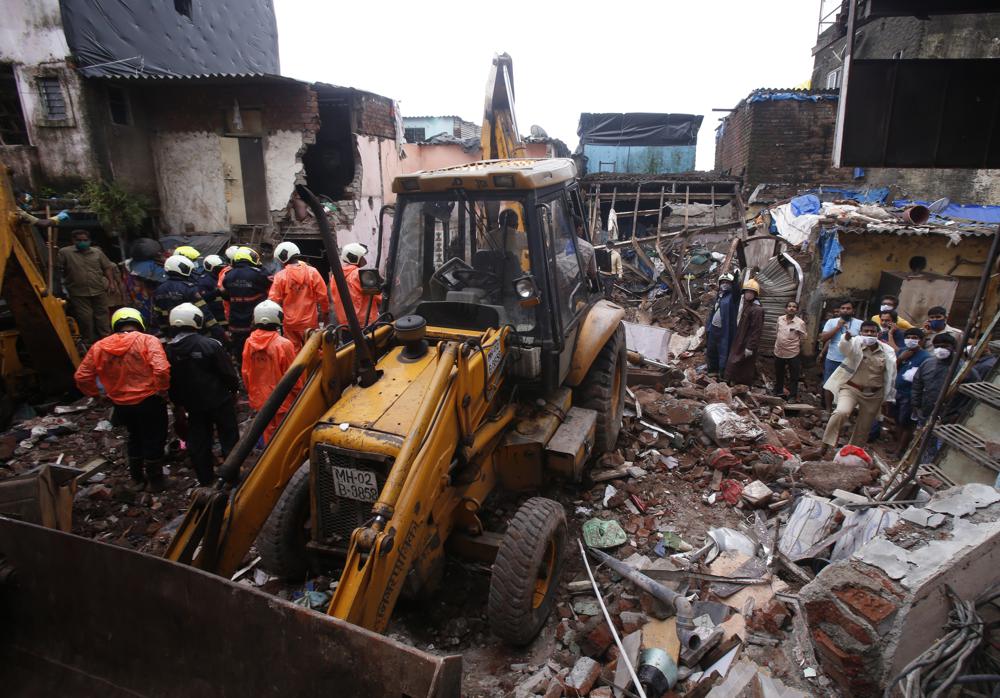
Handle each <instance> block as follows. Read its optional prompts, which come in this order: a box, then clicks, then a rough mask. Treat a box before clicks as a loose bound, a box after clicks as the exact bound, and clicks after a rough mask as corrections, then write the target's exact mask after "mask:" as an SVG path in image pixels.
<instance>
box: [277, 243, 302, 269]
mask: <svg viewBox="0 0 1000 698" xmlns="http://www.w3.org/2000/svg"><path fill="white" fill-rule="evenodd" d="M300 254H302V250H300V249H299V246H298V245H296V244H295V243H294V242H283V243H281V244H280V245H278V246H277V247H275V248H274V256H275V257H277V258H278V261H279V262H281V263H282V264H288V260H290V259H291V258H292V257H298V256H299V255H300Z"/></svg>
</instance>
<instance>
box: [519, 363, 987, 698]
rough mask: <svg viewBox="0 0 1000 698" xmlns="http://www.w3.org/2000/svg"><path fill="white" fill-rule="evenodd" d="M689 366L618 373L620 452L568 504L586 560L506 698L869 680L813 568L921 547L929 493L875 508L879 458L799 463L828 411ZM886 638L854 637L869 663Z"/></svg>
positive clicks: (787, 689)
mask: <svg viewBox="0 0 1000 698" xmlns="http://www.w3.org/2000/svg"><path fill="white" fill-rule="evenodd" d="M700 358H701V357H700V355H699V354H697V353H693V352H688V356H685V357H684V358H683V359H680V360H674V358H673V356H672V355H671V361H670V364H669V366H670V367H669V368H666V367H665V368H661V369H660V376H659V380H657V379H656V378H655V377H654V378H651V377H650V375H649V372H648V371H647V372H644V373H642V375H641V378H640V379H639V380H638V382H637V381H636V380H635V376H632V375H630V381H629V382H630V384H632V386H631V388H630V390H629V397H628V401H627V404H628V409H627V412H626V415H627V416H626V421H625V430H624V431H623V435H622V436H621V437H620V439H619V443H618V445H619V448H618V449H617V450H616V451H615V452H613V453H609V454H606V455H605V456H603V457H602V458H601V459H599V462H598V463H596V464H595V466H594V469H593V470H592V471H591V473H590V480H591V483H592V486H591V487H590V489H588V490H587V491H585V492H583V493H582V496H581V497H580V498H579V499H577V500H574V501H572V502H569V503H567V508H568V511H569V510H570V509H569V507H570V506H571V507H572V512H573V514H574V516H575V522H574V523H575V525H576V526H579V529H580V539H581V541H582V543H583V546H585V547H584V548H583V549H585V550H586V557H587V558H588V563H584V561H583V560H582V559H579V558H582V555H581V553H580V551H578V550H576V549H571V550H570V551H569V555H570V556H571V557H576V558H578V559H577V560H576V561H575V562H576V563H577V564H576V565H575V566H574V565H573V564H572V563H571V564H570V565H569V573H570V577H569V578H568V579H567V581H566V596H565V597H563V598H562V600H561V602H560V603H559V605H558V606H557V613H558V618H557V619H555V622H556V627H555V631H554V636H555V651H554V652H553V654H552V656H551V658H550V659H549V660H548V662H547V663H544V664H543V665H539V666H531V667H529V668H530V669H532V671H526V672H525V677H524V679H523V680H522V682H521V683H519V684H518V685H516V686H515V687H514V693H513V695H515V696H531V695H544V696H585V695H590V696H604V695H608V696H611V695H617V696H621V695H639V693H638V691H637V690H636V686H635V681H634V680H633V678H632V674H631V672H633V671H634V672H635V675H636V677H637V678H638V679H639V683H640V685H641V686H642V688H643V691H644V694H645V695H647V696H653V695H655V696H662V695H689V696H706V695H707V696H739V695H769V696H770V695H774V696H789V697H792V696H807V695H808V696H820V695H840V694H842V693H843V694H851V691H852V690H855V691H856V690H857V686H858V685H859V682H860V681H862V680H869V679H870V677H868V676H867V675H866V674H865V672H864V671H862V670H859V669H857V668H856V667H858V666H861V663H858V664H857V665H855V664H852V661H851V660H849V659H848V660H845V659H844V652H845V651H846V650H845V649H844V647H842V646H841V645H840V644H837V642H836V641H835V640H830V638H831V637H832V638H836V639H837V640H840V639H841V638H842V636H843V635H844V631H843V629H842V628H841V627H839V626H838V627H837V628H835V629H831V628H830V627H829V626H830V625H831V623H833V624H835V623H836V619H837V618H840V617H841V616H840V615H838V614H833V616H830V615H829V614H827V615H824V609H825V610H828V609H829V607H832V605H833V604H840V603H843V602H841V601H839V600H838V598H839V596H841V595H842V594H840V589H839V588H837V586H836V584H834V585H832V587H830V588H823V587H822V585H823V584H824V582H823V579H824V577H823V575H824V572H823V570H825V569H828V570H836V569H838V568H840V567H841V566H846V565H858V564H862V563H859V562H858V560H859V559H864V557H865V556H870V555H871V554H872V552H871V551H873V550H879V549H880V548H879V546H881V545H882V544H883V543H884V542H887V541H890V540H898V539H903V540H909V541H910V544H911V545H916V544H918V543H917V541H923V540H924V539H926V538H927V537H928V532H932V531H933V529H930V528H928V529H926V531H924V532H923V533H914V528H915V527H919V526H918V524H915V523H914V522H924V521H929V522H930V523H936V524H938V525H940V523H941V522H940V521H939V516H940V515H939V514H936V513H935V512H936V511H937V510H938V508H937V507H936V505H935V504H934V502H936V501H937V497H940V496H943V495H941V494H938V495H934V497H935V498H934V499H933V500H932V499H931V496H932V493H931V492H930V491H927V490H926V489H925V490H922V491H921V492H920V494H919V495H918V497H919V501H916V502H914V503H913V504H909V505H906V506H908V507H909V508H906V507H905V506H904V505H897V504H892V505H885V504H882V503H880V502H878V501H877V497H878V496H879V494H881V492H882V489H883V486H884V484H885V483H886V482H887V481H888V478H889V476H890V471H889V468H888V467H887V466H886V465H885V463H884V462H883V461H882V460H881V459H880V458H879V457H878V456H877V455H874V454H871V453H868V452H866V451H864V450H862V449H859V448H855V447H845V448H843V449H841V450H840V452H838V454H837V456H836V458H835V459H834V460H833V461H819V460H815V459H814V458H815V456H816V455H818V453H819V452H820V447H821V446H822V444H821V443H820V437H821V436H822V431H823V425H824V424H825V422H826V419H827V418H828V415H827V414H826V413H824V412H823V411H822V410H821V408H820V403H819V399H818V396H816V395H812V394H808V393H807V394H804V395H802V402H801V403H798V404H786V403H785V401H784V400H781V399H779V398H775V397H773V396H770V395H767V394H765V393H764V392H762V391H760V390H758V389H756V388H754V389H750V388H748V387H747V386H739V385H738V386H733V387H731V386H729V385H726V384H724V383H719V382H715V381H712V380H711V379H709V378H707V377H706V376H705V375H704V374H700V373H698V372H697V371H696V370H695V367H694V365H695V364H696V363H697V362H698V360H699V359H700ZM638 383H642V384H638ZM970 487H974V486H970ZM985 489H986V490H990V491H992V492H994V493H995V490H993V489H992V488H989V487H987V488H985ZM998 498H1000V495H998ZM984 501H986V500H984ZM925 507H926V508H925ZM588 566H589V567H590V568H592V569H593V574H594V578H595V581H596V585H597V589H598V593H595V588H594V585H593V584H591V582H590V580H589V579H588V575H587V568H588ZM834 574H836V572H834ZM804 588H805V589H807V590H808V594H806V595H803V589H804ZM911 596H912V595H911ZM807 600H808V601H807ZM863 605H864V604H863V603H862V606H863ZM893 608H894V609H895V608H896V607H895V606H894V607H893ZM609 618H610V622H611V625H609V622H608V619H609ZM944 621H945V618H944V616H943V615H942V617H941V618H940V619H937V621H936V622H937V624H938V625H943V623H944ZM871 623H872V626H871V627H880V626H879V625H878V619H877V618H876V619H875V620H873V621H871ZM844 625H847V626H848V627H849V629H850V624H849V623H845V624H844ZM612 626H613V627H612ZM817 627H827V629H828V632H829V633H830V634H829V635H826V634H824V633H825V632H827V631H818V630H817V629H816V628H817ZM616 638H617V639H616ZM884 639H885V633H882V634H879V633H877V632H871V635H870V636H868V635H866V636H865V640H866V641H867V644H866V645H865V646H864V647H865V648H866V649H865V650H864V651H867V652H868V653H869V654H866V655H864V656H865V657H866V658H867V659H865V661H867V662H868V663H869V664H870V663H871V662H872V661H873V660H872V659H871V658H870V657H872V656H875V655H878V654H880V650H879V649H878V644H879V642H881V641H883V640H884ZM849 640H850V641H851V642H854V643H858V642H860V641H859V640H857V639H854V638H851V637H850V636H849ZM842 644H843V645H846V646H848V647H850V648H852V649H854V650H856V651H857V652H858V653H859V654H862V653H863V651H862V650H861V649H859V648H857V647H854V646H853V645H851V644H850V642H845V643H842ZM814 647H815V648H818V649H814ZM817 654H818V655H819V656H817ZM626 660H627V661H626ZM888 671H889V670H888V669H884V670H883V671H882V675H881V684H880V685H883V686H884V685H885V681H886V680H887V679H888V678H890V677H889V676H887V672H888ZM859 677H861V678H860V679H859ZM852 681H853V682H854V683H853V684H852ZM869 688H871V686H869ZM626 691H628V692H627V693H626ZM854 694H855V695H862V694H870V693H857V692H855V693H854Z"/></svg>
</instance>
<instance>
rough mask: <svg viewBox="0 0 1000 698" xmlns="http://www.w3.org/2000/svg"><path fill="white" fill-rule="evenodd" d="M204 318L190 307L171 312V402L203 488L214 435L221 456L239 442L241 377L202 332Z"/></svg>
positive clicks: (210, 465) (211, 467) (210, 464)
mask: <svg viewBox="0 0 1000 698" xmlns="http://www.w3.org/2000/svg"><path fill="white" fill-rule="evenodd" d="M204 328H205V315H204V314H203V313H202V311H201V310H200V309H199V308H198V307H197V306H195V305H193V304H191V303H181V304H180V305H178V306H177V307H175V308H174V309H173V310H171V311H170V334H171V338H170V341H168V342H167V344H166V350H167V358H168V359H170V400H171V401H172V402H173V403H174V420H175V422H181V423H186V424H187V447H188V455H189V456H190V457H191V465H193V466H194V471H195V474H196V475H197V476H198V482H199V484H201V485H203V486H204V485H209V484H211V482H212V480H213V476H214V462H213V460H214V457H213V455H212V443H213V432H215V433H217V434H218V437H219V445H220V446H221V447H222V457H223V458H225V457H226V456H227V455H229V452H230V451H231V450H232V449H233V447H234V446H235V445H236V442H237V441H238V440H239V438H240V431H239V427H238V425H237V423H236V391H237V389H239V385H240V379H239V377H238V376H237V375H236V369H235V368H233V362H232V359H231V358H230V357H229V354H228V353H227V352H226V350H225V348H223V346H222V344H221V343H219V342H218V341H217V340H215V339H212V338H210V337H206V336H204V335H203V334H201V332H202V330H204Z"/></svg>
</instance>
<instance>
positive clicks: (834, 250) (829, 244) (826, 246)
mask: <svg viewBox="0 0 1000 698" xmlns="http://www.w3.org/2000/svg"><path fill="white" fill-rule="evenodd" d="M819 249H820V253H821V254H822V255H823V275H822V277H821V280H822V281H826V280H827V279H829V278H830V277H831V276H835V275H837V274H839V273H840V253H841V252H843V251H844V246H843V245H841V244H840V236H839V235H838V234H837V231H836V230H835V229H832V230H827V229H826V228H823V230H822V231H821V232H820V234H819Z"/></svg>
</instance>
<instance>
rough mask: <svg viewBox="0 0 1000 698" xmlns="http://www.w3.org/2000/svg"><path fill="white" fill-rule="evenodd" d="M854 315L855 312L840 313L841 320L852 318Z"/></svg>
mask: <svg viewBox="0 0 1000 698" xmlns="http://www.w3.org/2000/svg"><path fill="white" fill-rule="evenodd" d="M852 317H854V313H841V314H840V319H841V320H850V319H851V318H852Z"/></svg>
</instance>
